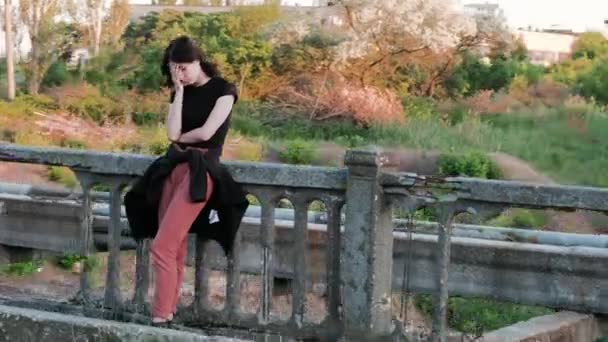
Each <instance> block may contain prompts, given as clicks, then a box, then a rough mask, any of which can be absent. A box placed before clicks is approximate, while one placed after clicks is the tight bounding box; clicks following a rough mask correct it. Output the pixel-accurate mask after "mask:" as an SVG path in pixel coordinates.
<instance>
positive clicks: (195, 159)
mask: <svg viewBox="0 0 608 342" xmlns="http://www.w3.org/2000/svg"><path fill="white" fill-rule="evenodd" d="M220 152H221V151H220V150H219V149H211V150H209V151H207V152H203V151H201V150H197V149H187V150H180V149H178V148H176V147H175V146H174V145H171V146H170V148H169V149H168V150H167V153H166V154H165V155H163V156H161V157H159V158H157V159H156V160H154V162H152V164H150V166H149V167H148V169H146V171H145V173H144V175H143V176H142V177H141V178H139V179H138V180H137V181H136V182H135V184H134V185H133V187H132V188H131V189H130V190H129V192H127V194H126V195H125V199H124V204H125V210H126V214H127V220H128V221H129V227H130V229H131V234H132V236H133V238H135V239H136V240H141V239H145V238H154V237H155V236H156V233H157V232H158V225H159V222H158V208H159V203H160V199H161V196H162V190H163V185H164V182H165V179H167V177H169V176H170V175H171V172H172V171H173V169H174V168H175V167H176V166H177V165H179V164H181V163H188V167H189V170H190V188H189V192H190V198H191V200H192V202H203V201H205V200H207V202H208V203H207V205H206V206H205V208H204V209H203V210H201V212H200V213H199V215H198V216H197V218H196V220H195V221H194V223H193V224H192V227H191V228H190V232H191V233H196V234H197V235H198V236H199V237H201V238H203V240H208V239H211V240H215V241H217V242H218V243H219V244H220V245H221V246H222V248H223V249H224V252H225V253H226V254H228V253H229V252H230V251H231V250H232V246H233V243H234V239H235V237H236V233H237V231H238V229H239V226H240V223H241V221H242V219H243V216H244V214H245V211H246V210H247V207H248V206H249V201H248V200H247V198H246V197H245V192H244V191H243V189H242V187H241V186H240V185H239V184H237V183H236V182H235V181H234V180H233V179H232V176H231V175H230V172H229V171H228V169H227V168H226V167H225V166H224V165H222V164H221V163H220V162H219V154H220ZM207 173H208V174H209V176H210V177H211V179H212V180H213V183H214V185H213V186H214V188H213V192H212V194H211V198H209V199H207V198H205V196H206V194H207ZM211 210H215V211H216V212H217V219H218V220H217V221H216V222H214V223H210V222H209V215H210V213H211Z"/></svg>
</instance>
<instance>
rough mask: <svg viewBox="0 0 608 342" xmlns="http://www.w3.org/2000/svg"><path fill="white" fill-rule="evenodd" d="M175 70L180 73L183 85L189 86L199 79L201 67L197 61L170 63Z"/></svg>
mask: <svg viewBox="0 0 608 342" xmlns="http://www.w3.org/2000/svg"><path fill="white" fill-rule="evenodd" d="M172 65H175V67H176V68H177V70H179V71H181V76H182V83H183V85H190V84H193V83H195V82H196V81H198V80H199V79H200V76H201V72H202V70H201V65H200V63H199V62H198V61H194V62H191V63H172Z"/></svg>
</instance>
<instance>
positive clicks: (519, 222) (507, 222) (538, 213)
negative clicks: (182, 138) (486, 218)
mask: <svg viewBox="0 0 608 342" xmlns="http://www.w3.org/2000/svg"><path fill="white" fill-rule="evenodd" d="M489 224H491V225H493V226H497V227H514V228H526V229H542V228H543V227H545V226H546V225H547V215H546V214H545V212H544V211H542V210H528V209H519V208H513V209H510V210H508V211H506V212H505V213H503V214H502V215H501V216H499V217H497V218H495V219H494V220H491V221H490V223H489Z"/></svg>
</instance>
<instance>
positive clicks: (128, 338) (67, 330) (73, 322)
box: [0, 305, 245, 342]
mask: <svg viewBox="0 0 608 342" xmlns="http://www.w3.org/2000/svg"><path fill="white" fill-rule="evenodd" d="M9 341H11V342H56V341H62V342H123V341H125V342H203V341H204V342H245V340H239V339H234V338H228V337H220V336H204V335H199V334H195V333H191V332H183V331H177V330H171V329H160V328H154V327H150V326H145V325H137V324H131V323H121V322H114V321H106V320H100V319H94V318H88V317H81V316H73V315H66V314H60V313H55V312H47V311H39V310H32V309H24V308H17V307H11V306H5V305H0V342H9Z"/></svg>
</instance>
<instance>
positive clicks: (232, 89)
mask: <svg viewBox="0 0 608 342" xmlns="http://www.w3.org/2000/svg"><path fill="white" fill-rule="evenodd" d="M218 88H219V96H218V97H222V96H226V95H232V96H234V103H236V101H237V100H238V98H239V92H238V90H237V89H236V86H235V85H234V84H232V83H230V82H228V81H226V80H224V79H222V81H221V82H220V84H219V87H218Z"/></svg>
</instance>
